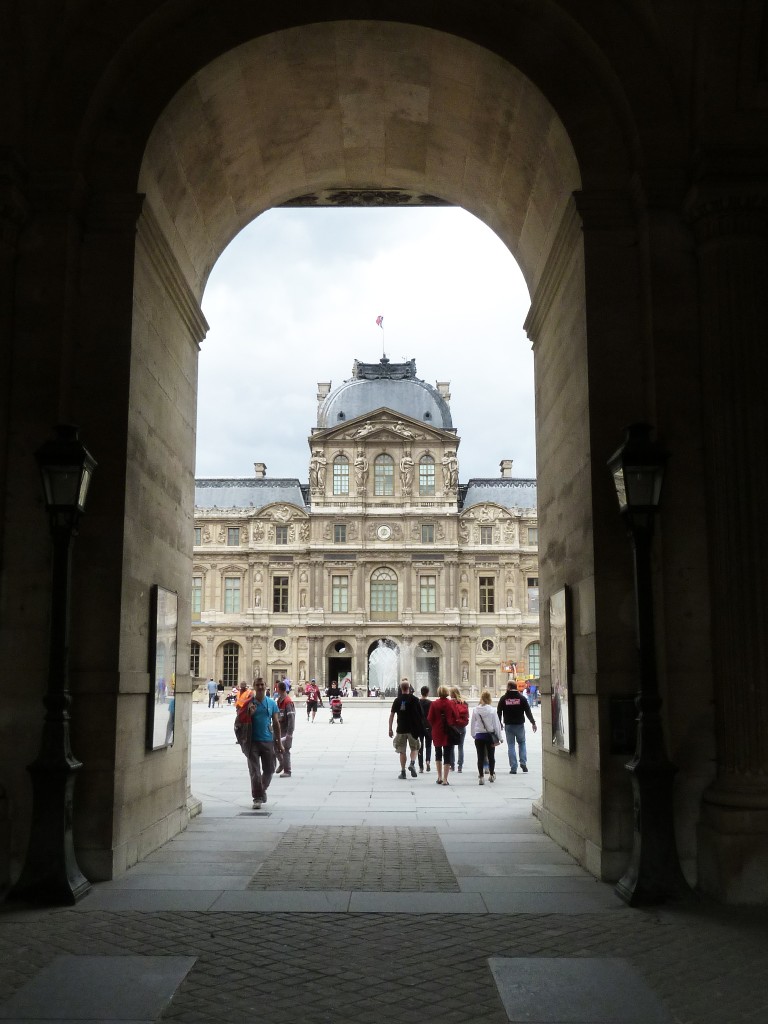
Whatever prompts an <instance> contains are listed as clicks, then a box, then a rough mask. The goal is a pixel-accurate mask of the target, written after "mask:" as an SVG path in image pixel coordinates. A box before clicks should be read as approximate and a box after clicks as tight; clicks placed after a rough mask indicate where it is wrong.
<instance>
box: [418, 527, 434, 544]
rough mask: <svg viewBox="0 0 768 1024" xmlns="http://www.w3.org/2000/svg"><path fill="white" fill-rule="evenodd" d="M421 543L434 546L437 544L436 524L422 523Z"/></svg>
mask: <svg viewBox="0 0 768 1024" xmlns="http://www.w3.org/2000/svg"><path fill="white" fill-rule="evenodd" d="M421 543H422V544H434V543H435V526H434V523H422V524H421Z"/></svg>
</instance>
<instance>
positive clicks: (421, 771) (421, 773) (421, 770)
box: [419, 765, 424, 775]
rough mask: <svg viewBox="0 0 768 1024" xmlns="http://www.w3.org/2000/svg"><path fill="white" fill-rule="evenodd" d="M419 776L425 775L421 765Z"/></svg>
mask: <svg viewBox="0 0 768 1024" xmlns="http://www.w3.org/2000/svg"><path fill="white" fill-rule="evenodd" d="M419 774H420V775H423V774H424V769H423V768H422V766H421V765H419Z"/></svg>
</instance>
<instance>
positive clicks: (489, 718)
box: [469, 690, 501, 786]
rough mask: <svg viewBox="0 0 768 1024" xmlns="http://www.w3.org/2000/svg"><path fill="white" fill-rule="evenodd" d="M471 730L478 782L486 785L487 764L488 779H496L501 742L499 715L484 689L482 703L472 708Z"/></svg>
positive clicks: (492, 780)
mask: <svg viewBox="0 0 768 1024" xmlns="http://www.w3.org/2000/svg"><path fill="white" fill-rule="evenodd" d="M469 732H470V735H471V736H472V739H473V740H474V741H475V750H476V751H477V774H478V782H479V783H480V785H481V786H483V785H485V765H486V762H487V764H488V781H489V782H495V781H496V747H497V746H499V744H500V743H501V725H500V723H499V716H498V715H497V714H496V711H495V709H494V708H493V706H492V704H491V694H490V691H488V690H483V692H482V693H481V694H480V703H479V704H478V705H477V707H476V708H472V721H471V722H470V725H469Z"/></svg>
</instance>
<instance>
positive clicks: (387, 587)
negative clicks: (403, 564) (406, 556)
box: [371, 569, 397, 620]
mask: <svg viewBox="0 0 768 1024" xmlns="http://www.w3.org/2000/svg"><path fill="white" fill-rule="evenodd" d="M371 617H372V618H374V619H379V620H381V619H387V620H392V619H396V618H397V576H396V575H395V573H394V572H393V571H392V570H391V569H376V570H375V571H374V573H373V575H372V576H371Z"/></svg>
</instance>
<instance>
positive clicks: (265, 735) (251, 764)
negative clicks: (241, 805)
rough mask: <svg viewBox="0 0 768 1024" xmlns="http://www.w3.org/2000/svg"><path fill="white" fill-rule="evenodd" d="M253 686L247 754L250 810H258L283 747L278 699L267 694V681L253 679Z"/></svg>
mask: <svg viewBox="0 0 768 1024" xmlns="http://www.w3.org/2000/svg"><path fill="white" fill-rule="evenodd" d="M253 689H254V697H253V700H252V701H251V703H250V704H249V708H250V714H251V735H250V743H249V744H248V750H247V754H246V756H247V758H248V771H249V773H250V776H251V796H252V797H253V809H254V810H255V811H258V810H259V808H260V807H261V805H262V804H264V803H266V802H267V790H268V789H269V784H270V782H271V781H272V776H273V775H274V773H275V753H276V752H280V751H281V750H282V742H281V740H280V716H279V712H278V707H277V702H276V701H275V700H273V699H272V697H268V696H267V693H266V683H265V682H264V680H263V679H262V678H261V677H259V678H258V679H257V680H256V682H255V683H254V685H253Z"/></svg>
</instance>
